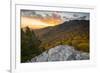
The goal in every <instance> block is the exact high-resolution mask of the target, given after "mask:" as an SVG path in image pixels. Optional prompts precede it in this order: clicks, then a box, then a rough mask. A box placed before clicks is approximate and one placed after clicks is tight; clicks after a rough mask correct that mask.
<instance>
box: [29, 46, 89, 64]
mask: <svg viewBox="0 0 100 73" xmlns="http://www.w3.org/2000/svg"><path fill="white" fill-rule="evenodd" d="M88 59H89V53H85V52H81V51H77V50H75V49H74V47H72V46H68V45H59V46H56V47H54V48H51V49H49V50H48V51H45V52H43V53H42V54H40V55H39V56H36V57H34V58H32V59H31V62H48V61H69V60H88Z"/></svg>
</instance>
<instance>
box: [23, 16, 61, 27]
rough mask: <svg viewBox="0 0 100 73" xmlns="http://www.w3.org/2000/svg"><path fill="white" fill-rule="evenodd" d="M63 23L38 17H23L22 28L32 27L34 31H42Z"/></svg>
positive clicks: (58, 20)
mask: <svg viewBox="0 0 100 73" xmlns="http://www.w3.org/2000/svg"><path fill="white" fill-rule="evenodd" d="M61 22H62V21H61V20H60V19H54V18H45V19H43V18H36V17H24V16H22V17H21V28H23V27H26V26H28V27H30V28H32V29H41V28H45V27H49V26H55V25H58V24H60V23H61Z"/></svg>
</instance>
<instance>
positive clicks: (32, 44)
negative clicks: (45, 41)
mask: <svg viewBox="0 0 100 73" xmlns="http://www.w3.org/2000/svg"><path fill="white" fill-rule="evenodd" d="M40 43H41V41H40V40H38V38H37V37H36V35H35V33H34V31H33V30H31V29H30V28H28V27H26V28H24V29H21V62H26V61H28V60H30V59H31V58H33V57H35V56H37V55H39V54H40V53H41V50H40V48H39V45H40Z"/></svg>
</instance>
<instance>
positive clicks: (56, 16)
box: [21, 10, 89, 29]
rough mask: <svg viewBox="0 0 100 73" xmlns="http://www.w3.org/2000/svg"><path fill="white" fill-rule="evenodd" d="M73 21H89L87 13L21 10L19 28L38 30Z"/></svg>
mask: <svg viewBox="0 0 100 73" xmlns="http://www.w3.org/2000/svg"><path fill="white" fill-rule="evenodd" d="M75 19H76V20H89V13H82V12H81V13H80V12H58V11H37V10H21V28H23V27H26V26H28V27H30V28H32V29H40V28H45V27H48V26H55V25H59V24H61V23H63V22H65V21H69V20H75Z"/></svg>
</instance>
